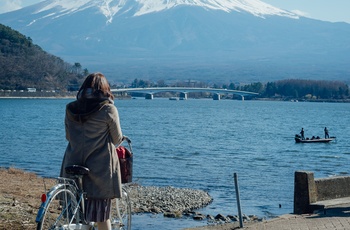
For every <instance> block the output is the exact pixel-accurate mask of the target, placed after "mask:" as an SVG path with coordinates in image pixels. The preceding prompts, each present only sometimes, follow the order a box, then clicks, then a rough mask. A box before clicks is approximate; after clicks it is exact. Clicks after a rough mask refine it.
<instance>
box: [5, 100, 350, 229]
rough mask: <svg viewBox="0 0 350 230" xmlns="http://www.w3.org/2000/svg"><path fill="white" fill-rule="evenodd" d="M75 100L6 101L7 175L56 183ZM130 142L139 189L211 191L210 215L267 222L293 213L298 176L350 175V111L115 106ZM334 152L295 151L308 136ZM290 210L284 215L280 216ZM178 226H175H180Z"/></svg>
mask: <svg viewBox="0 0 350 230" xmlns="http://www.w3.org/2000/svg"><path fill="white" fill-rule="evenodd" d="M70 101H71V99H0V111H1V120H0V127H1V133H0V155H1V158H0V166H2V167H18V168H23V169H26V170H29V171H33V172H36V173H37V174H39V175H41V176H44V177H56V176H57V175H58V172H59V168H60V164H61V160H62V157H63V153H64V150H65V147H66V144H67V143H66V140H65V133H64V111H65V105H66V104H67V103H68V102H70ZM115 104H116V106H117V107H118V110H119V114H120V119H121V125H122V129H123V133H124V135H127V136H129V137H130V138H131V139H132V141H133V150H134V175H133V176H134V177H133V179H134V181H135V182H138V183H140V184H142V185H155V186H174V187H188V188H195V189H203V190H206V191H208V192H209V194H210V195H211V196H212V197H213V198H214V201H213V203H212V204H210V205H209V206H207V207H206V208H203V209H202V210H200V212H202V213H205V214H213V215H216V214H218V213H221V214H224V215H228V214H237V213H238V211H237V203H236V198H235V188H234V181H233V173H237V174H238V183H239V189H240V197H241V206H242V212H243V213H245V214H248V215H249V214H255V215H258V216H260V217H263V218H271V217H274V216H277V215H281V214H285V213H291V212H292V211H293V190H294V172H295V171H296V170H307V171H313V172H314V173H315V177H316V178H319V177H329V176H334V175H343V174H348V173H349V168H350V167H349V166H350V138H349V137H350V125H349V124H350V104H345V103H344V104H342V103H308V102H298V103H295V102H268V101H247V100H246V101H233V100H221V101H213V100H205V99H189V100H187V101H171V100H167V99H154V100H144V99H136V100H116V101H115ZM325 126H327V128H328V129H329V132H330V136H336V137H337V140H336V142H333V143H328V144H325V143H318V144H296V143H295V142H294V135H295V134H297V133H299V131H300V129H301V127H303V128H304V129H305V136H306V137H311V136H312V135H315V136H317V135H319V136H321V137H322V136H323V135H324V134H323V129H324V127H325ZM279 205H281V208H279ZM200 225H206V222H197V221H193V220H186V219H182V220H176V219H165V218H163V217H162V216H159V215H148V214H147V215H135V217H134V223H133V227H134V229H155V228H159V229H181V228H184V227H190V226H200ZM174 226H176V227H174Z"/></svg>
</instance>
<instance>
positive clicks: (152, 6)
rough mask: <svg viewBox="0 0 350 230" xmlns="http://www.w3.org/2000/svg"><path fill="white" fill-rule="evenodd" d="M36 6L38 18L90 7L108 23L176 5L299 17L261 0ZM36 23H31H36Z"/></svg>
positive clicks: (71, 0) (50, 0) (72, 1)
mask: <svg viewBox="0 0 350 230" xmlns="http://www.w3.org/2000/svg"><path fill="white" fill-rule="evenodd" d="M37 6H38V8H36V11H35V13H34V14H39V15H40V16H41V17H40V18H51V19H55V18H59V17H62V16H65V15H67V14H72V13H76V12H79V11H83V10H85V9H88V8H93V9H97V10H98V12H100V13H101V14H103V15H104V16H105V17H106V19H107V21H106V22H107V23H111V22H112V20H113V17H114V15H116V14H124V13H128V12H133V13H132V16H133V17H137V16H141V15H145V14H151V13H156V12H160V11H165V10H168V9H171V8H174V7H179V6H194V7H202V8H204V9H207V10H221V11H225V12H227V13H230V12H232V11H236V12H248V13H250V14H252V15H254V16H257V17H261V18H265V17H266V16H274V15H276V16H284V17H289V18H295V19H297V18H299V16H298V15H296V14H294V13H292V12H288V11H285V10H282V9H279V8H276V7H274V6H272V5H269V4H267V3H264V2H262V1H260V0H47V1H44V2H41V3H38V4H37ZM37 19H38V18H37ZM37 19H36V20H37ZM36 20H35V21H32V22H31V23H30V24H32V23H35V22H36Z"/></svg>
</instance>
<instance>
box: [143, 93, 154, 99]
mask: <svg viewBox="0 0 350 230" xmlns="http://www.w3.org/2000/svg"><path fill="white" fill-rule="evenodd" d="M145 99H147V100H153V94H152V93H147V94H146V96H145Z"/></svg>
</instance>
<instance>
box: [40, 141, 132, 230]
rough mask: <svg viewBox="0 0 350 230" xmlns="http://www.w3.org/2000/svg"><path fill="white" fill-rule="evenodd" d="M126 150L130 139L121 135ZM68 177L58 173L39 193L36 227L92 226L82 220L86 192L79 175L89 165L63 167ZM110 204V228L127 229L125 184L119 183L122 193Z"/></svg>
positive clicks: (85, 172)
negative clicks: (43, 190) (47, 186)
mask: <svg viewBox="0 0 350 230" xmlns="http://www.w3.org/2000/svg"><path fill="white" fill-rule="evenodd" d="M124 140H126V141H127V142H128V145H129V148H130V151H131V152H132V148H131V141H130V139H129V138H127V137H125V138H124ZM65 170H66V172H67V174H69V175H72V177H73V179H71V178H63V177H58V178H57V179H58V183H57V184H56V185H55V186H53V187H52V188H51V189H50V190H49V191H48V192H47V193H44V194H42V196H41V202H42V203H41V206H40V208H39V211H38V213H37V217H36V222H37V230H48V229H50V230H51V229H52V230H53V229H57V230H58V229H59V230H72V229H82V230H94V229H96V228H95V226H94V223H88V222H87V221H86V220H85V217H84V216H85V199H86V193H85V192H84V190H83V177H84V176H86V175H88V174H89V169H88V168H86V167H83V166H80V165H72V166H68V167H66V168H65ZM112 202H113V205H112V207H111V224H112V229H113V230H130V229H131V202H130V198H129V194H128V191H127V184H126V185H125V184H122V197H121V198H119V199H115V205H114V201H112Z"/></svg>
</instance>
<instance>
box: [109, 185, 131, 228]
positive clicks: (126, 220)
mask: <svg viewBox="0 0 350 230" xmlns="http://www.w3.org/2000/svg"><path fill="white" fill-rule="evenodd" d="M122 191H123V194H122V197H121V198H120V199H115V200H116V201H115V205H113V206H112V215H111V222H112V229H113V230H131V203H130V197H129V194H128V192H127V190H126V188H124V187H123V190H122Z"/></svg>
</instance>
